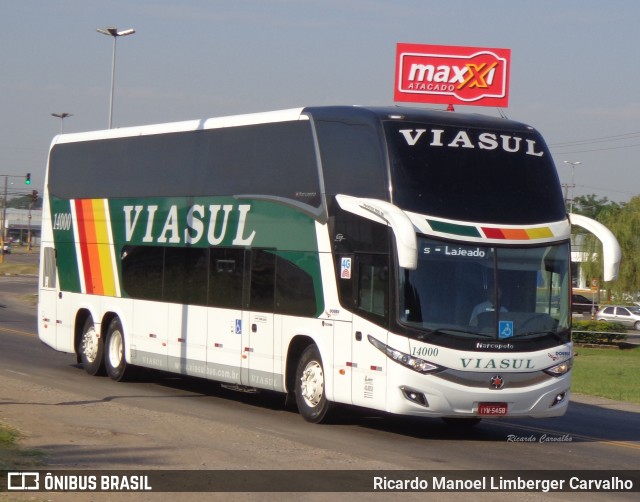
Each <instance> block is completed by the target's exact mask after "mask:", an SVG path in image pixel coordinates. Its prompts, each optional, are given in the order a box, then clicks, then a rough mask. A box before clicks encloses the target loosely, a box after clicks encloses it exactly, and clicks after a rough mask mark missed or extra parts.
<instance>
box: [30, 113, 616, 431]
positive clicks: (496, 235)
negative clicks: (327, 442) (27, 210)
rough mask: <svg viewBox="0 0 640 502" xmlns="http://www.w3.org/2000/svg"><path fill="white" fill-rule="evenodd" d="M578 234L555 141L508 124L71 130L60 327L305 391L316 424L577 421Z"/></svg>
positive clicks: (61, 337) (59, 219)
mask: <svg viewBox="0 0 640 502" xmlns="http://www.w3.org/2000/svg"><path fill="white" fill-rule="evenodd" d="M569 236H570V221H569V218H568V216H567V214H566V211H565V205H564V201H563V196H562V193H561V186H560V183H559V180H558V176H557V173H556V169H555V167H554V164H553V161H552V159H551V155H550V154H549V151H548V150H547V147H546V146H545V143H544V141H543V139H542V138H541V136H540V135H539V134H538V133H537V132H536V131H535V130H534V129H533V128H531V127H529V126H526V125H523V124H520V123H517V122H512V121H509V120H505V119H498V118H491V117H483V116H478V115H465V114H459V113H452V112H444V111H429V110H419V109H404V108H365V107H346V106H344V107H343V106H336V107H309V108H301V109H292V110H283V111H278V112H270V113H259V114H250V115H239V116H232V117H223V118H213V119H207V120H201V121H192V122H180V123H173V124H161V125H153V126H143V127H131V128H122V129H112V130H107V131H99V132H87V133H79V134H64V135H60V136H57V137H56V138H55V139H54V140H53V143H52V145H51V150H50V156H49V162H48V168H47V175H46V181H45V193H44V210H43V223H42V247H41V272H40V278H39V305H38V317H39V320H38V322H39V336H40V339H41V340H42V341H43V342H45V343H46V344H48V345H50V346H51V347H53V348H54V349H56V350H59V351H63V352H69V353H75V354H77V358H78V361H79V362H81V363H82V365H83V366H84V369H85V370H86V371H87V372H88V373H89V374H91V375H98V374H104V373H106V374H108V375H109V376H110V377H111V378H113V379H114V380H122V379H125V378H126V377H127V376H128V375H130V374H131V371H132V370H133V369H135V367H145V368H154V369H158V370H163V371H167V372H173V373H177V374H181V375H191V376H196V377H201V378H206V379H210V380H215V381H217V382H221V383H223V384H226V385H229V386H232V387H235V388H237V389H244V390H255V389H266V390H270V391H276V392H282V393H287V394H289V395H291V396H293V395H295V399H296V402H297V405H298V409H299V411H300V413H301V414H302V416H303V417H304V418H305V419H306V420H308V421H310V422H321V421H323V420H324V419H326V418H327V416H328V415H329V412H330V411H331V410H332V408H333V407H334V404H336V403H342V404H347V405H356V406H361V407H366V408H371V409H375V410H382V411H386V412H390V413H396V414H403V415H414V416H424V417H442V418H445V419H466V420H467V422H468V423H473V422H476V421H478V419H480V418H483V417H504V416H506V417H549V416H559V415H562V414H563V413H564V412H565V410H566V409H567V404H568V401H569V381H570V373H571V362H572V342H571V307H570V291H571V277H570V270H571V267H570V243H569ZM616 245H617V243H615V240H613V241H610V242H609V243H608V246H609V247H610V248H613V250H614V253H613V255H615V246H616ZM609 256H612V255H611V253H609ZM614 258H615V256H614ZM609 261H611V259H610V260H609ZM613 261H615V259H614V260H613ZM611 268H612V269H615V263H613V264H612V265H611Z"/></svg>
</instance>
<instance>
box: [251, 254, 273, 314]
mask: <svg viewBox="0 0 640 502" xmlns="http://www.w3.org/2000/svg"><path fill="white" fill-rule="evenodd" d="M275 280H276V255H275V253H274V252H273V251H267V250H263V249H254V250H253V252H252V253H251V286H250V290H249V291H250V298H249V309H250V310H253V311H259V312H273V308H274V299H275Z"/></svg>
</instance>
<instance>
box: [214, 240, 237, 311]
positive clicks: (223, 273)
mask: <svg viewBox="0 0 640 502" xmlns="http://www.w3.org/2000/svg"><path fill="white" fill-rule="evenodd" d="M210 252H211V256H210V260H211V265H210V267H209V271H210V272H209V305H211V306H213V307H224V308H234V309H241V308H242V290H243V288H242V286H243V278H244V255H245V251H244V250H243V249H224V248H211V250H210Z"/></svg>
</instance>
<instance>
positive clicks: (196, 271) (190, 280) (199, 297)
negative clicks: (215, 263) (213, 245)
mask: <svg viewBox="0 0 640 502" xmlns="http://www.w3.org/2000/svg"><path fill="white" fill-rule="evenodd" d="M208 255H209V250H208V249H206V248H166V249H165V255H164V280H163V300H164V301H167V302H173V303H185V304H189V305H206V304H207V266H208Z"/></svg>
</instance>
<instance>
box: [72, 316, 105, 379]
mask: <svg viewBox="0 0 640 502" xmlns="http://www.w3.org/2000/svg"><path fill="white" fill-rule="evenodd" d="M79 345H80V346H79V348H78V349H79V352H80V361H81V362H82V366H83V367H84V370H85V371H86V372H87V373H89V375H92V376H96V375H104V364H103V354H104V341H103V340H102V337H101V336H100V333H99V332H97V331H96V327H95V325H94V324H93V318H92V317H91V316H89V317H88V318H87V320H86V321H85V322H84V327H83V328H82V336H81V338H80V344H79Z"/></svg>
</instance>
